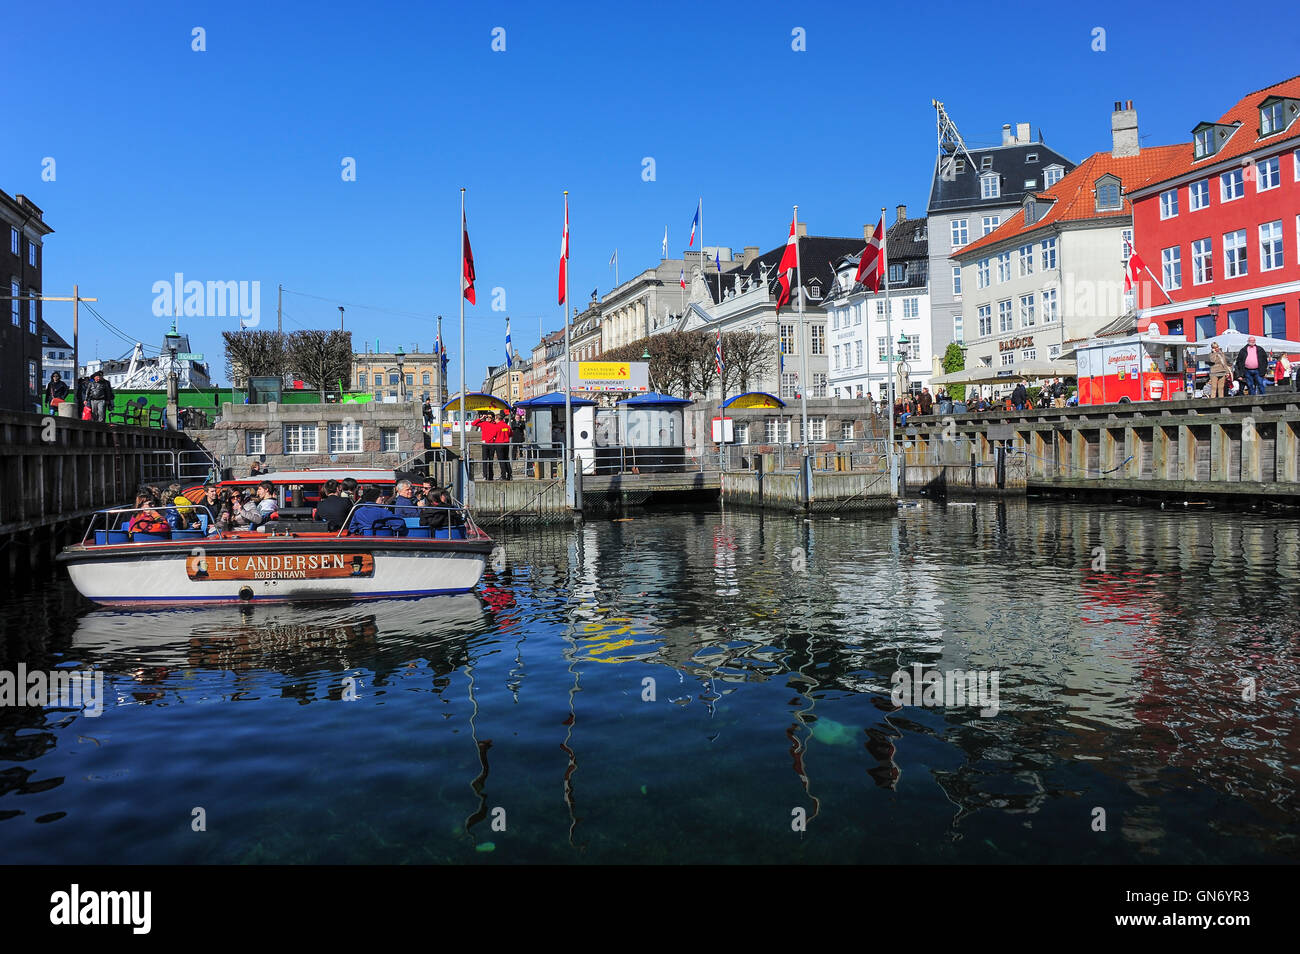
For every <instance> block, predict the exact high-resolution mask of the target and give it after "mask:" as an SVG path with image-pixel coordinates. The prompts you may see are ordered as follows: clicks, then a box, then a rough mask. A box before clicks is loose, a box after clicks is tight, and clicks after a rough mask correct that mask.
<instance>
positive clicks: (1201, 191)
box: [1187, 179, 1210, 212]
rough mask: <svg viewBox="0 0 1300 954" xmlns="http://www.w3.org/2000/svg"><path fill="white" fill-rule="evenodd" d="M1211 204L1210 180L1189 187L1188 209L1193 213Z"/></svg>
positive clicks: (1194, 183)
mask: <svg viewBox="0 0 1300 954" xmlns="http://www.w3.org/2000/svg"><path fill="white" fill-rule="evenodd" d="M1209 204H1210V180H1209V179H1202V180H1201V181H1200V182H1193V183H1192V184H1191V185H1189V186H1188V187H1187V207H1188V208H1189V209H1191V210H1192V211H1193V212H1195V211H1197V210H1198V209H1204V208H1206V207H1207V206H1209Z"/></svg>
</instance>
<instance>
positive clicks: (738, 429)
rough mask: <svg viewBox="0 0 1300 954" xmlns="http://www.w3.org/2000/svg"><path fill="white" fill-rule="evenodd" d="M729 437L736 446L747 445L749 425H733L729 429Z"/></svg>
mask: <svg viewBox="0 0 1300 954" xmlns="http://www.w3.org/2000/svg"><path fill="white" fill-rule="evenodd" d="M731 436H732V438H733V439H734V442H735V443H737V444H748V443H749V425H748V424H741V423H735V424H733V425H732V427H731Z"/></svg>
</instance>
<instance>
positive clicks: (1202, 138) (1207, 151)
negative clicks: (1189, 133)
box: [1193, 126, 1214, 159]
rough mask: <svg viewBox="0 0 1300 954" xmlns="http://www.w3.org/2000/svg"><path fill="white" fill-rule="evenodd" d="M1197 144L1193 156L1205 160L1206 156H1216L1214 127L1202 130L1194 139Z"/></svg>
mask: <svg viewBox="0 0 1300 954" xmlns="http://www.w3.org/2000/svg"><path fill="white" fill-rule="evenodd" d="M1193 142H1194V143H1195V144H1196V146H1195V149H1194V151H1193V155H1194V157H1195V158H1197V159H1204V158H1205V157H1206V156H1212V155H1214V127H1213V126H1210V127H1209V128H1207V129H1202V130H1200V131H1199V132H1197V133H1196V135H1195V136H1194V137H1193Z"/></svg>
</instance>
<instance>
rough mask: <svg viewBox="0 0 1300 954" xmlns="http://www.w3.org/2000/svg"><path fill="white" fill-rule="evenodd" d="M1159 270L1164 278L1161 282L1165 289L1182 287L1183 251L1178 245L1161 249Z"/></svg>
mask: <svg viewBox="0 0 1300 954" xmlns="http://www.w3.org/2000/svg"><path fill="white" fill-rule="evenodd" d="M1160 272H1161V275H1162V277H1163V278H1164V281H1163V282H1161V284H1162V285H1164V286H1165V289H1166V290H1169V289H1171V288H1182V287H1183V252H1182V248H1181V247H1180V246H1178V245H1175V246H1174V247H1173V248H1166V249H1161V251H1160Z"/></svg>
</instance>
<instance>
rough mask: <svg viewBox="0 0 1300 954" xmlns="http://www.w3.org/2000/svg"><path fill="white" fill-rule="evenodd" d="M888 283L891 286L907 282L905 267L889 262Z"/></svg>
mask: <svg viewBox="0 0 1300 954" xmlns="http://www.w3.org/2000/svg"><path fill="white" fill-rule="evenodd" d="M889 281H890V283H891V284H900V283H902V282H905V281H907V266H906V265H895V264H894V263H893V262H890V263H889Z"/></svg>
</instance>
